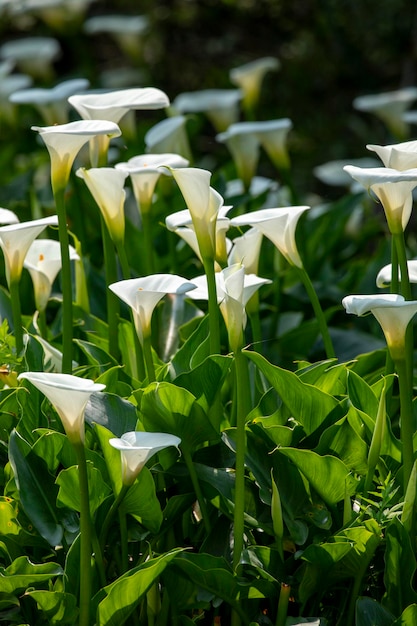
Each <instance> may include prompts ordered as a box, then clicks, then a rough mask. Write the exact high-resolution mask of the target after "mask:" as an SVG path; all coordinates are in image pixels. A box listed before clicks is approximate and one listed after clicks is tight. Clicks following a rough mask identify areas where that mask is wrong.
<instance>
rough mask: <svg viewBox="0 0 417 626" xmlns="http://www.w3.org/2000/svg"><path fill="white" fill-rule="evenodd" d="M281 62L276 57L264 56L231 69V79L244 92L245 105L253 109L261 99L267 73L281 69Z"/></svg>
mask: <svg viewBox="0 0 417 626" xmlns="http://www.w3.org/2000/svg"><path fill="white" fill-rule="evenodd" d="M279 66H280V62H279V61H278V59H276V58H274V57H263V58H261V59H256V60H255V61H250V62H249V63H245V64H244V65H240V66H239V67H235V68H233V69H232V70H230V81H231V82H232V83H233V84H234V85H236V86H237V87H240V89H241V90H242V91H243V93H244V100H243V103H244V106H245V107H247V108H248V109H253V108H254V107H255V106H256V105H257V103H258V100H259V94H260V91H261V85H262V81H263V79H264V76H265V74H267V72H270V71H276V70H278V69H279Z"/></svg>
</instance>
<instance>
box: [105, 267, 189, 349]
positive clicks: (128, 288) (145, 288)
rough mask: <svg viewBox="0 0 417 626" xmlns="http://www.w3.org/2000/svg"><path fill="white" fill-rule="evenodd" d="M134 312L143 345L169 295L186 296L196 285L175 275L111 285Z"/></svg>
mask: <svg viewBox="0 0 417 626" xmlns="http://www.w3.org/2000/svg"><path fill="white" fill-rule="evenodd" d="M109 289H111V291H113V293H115V294H116V296H118V297H119V298H120V299H121V300H123V302H125V303H126V304H127V305H128V306H129V307H130V308H131V309H132V312H133V319H134V322H135V328H136V332H137V334H138V337H139V341H140V342H141V344H142V345H143V342H144V339H147V338H149V337H150V335H151V319H152V314H153V311H154V309H155V307H156V305H157V304H158V302H159V301H160V300H162V298H163V297H164V296H165V295H167V294H168V293H172V294H184V293H186V292H187V291H190V290H191V289H194V284H193V283H192V282H190V281H188V280H186V279H185V278H182V277H181V276H176V275H175V274H153V275H152V276H145V277H143V278H131V279H129V280H122V281H119V282H117V283H113V284H112V285H109Z"/></svg>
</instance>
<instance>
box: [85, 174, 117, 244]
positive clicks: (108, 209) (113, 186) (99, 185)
mask: <svg viewBox="0 0 417 626" xmlns="http://www.w3.org/2000/svg"><path fill="white" fill-rule="evenodd" d="M76 175H77V176H78V177H79V178H82V179H83V180H84V182H85V184H86V185H87V187H88V189H89V191H90V193H91V195H92V196H93V198H94V200H95V201H96V203H97V205H98V207H99V209H100V211H101V214H102V216H103V219H104V221H105V223H106V226H107V229H108V231H109V233H110V236H111V238H112V240H113V242H114V243H115V244H116V245H120V244H122V243H123V240H124V235H125V213H124V203H125V198H126V191H125V189H124V184H125V180H126V178H127V176H128V174H127V172H125V171H123V170H120V169H115V168H113V167H93V168H91V169H88V170H87V169H85V168H83V167H81V168H79V169H78V170H77V171H76Z"/></svg>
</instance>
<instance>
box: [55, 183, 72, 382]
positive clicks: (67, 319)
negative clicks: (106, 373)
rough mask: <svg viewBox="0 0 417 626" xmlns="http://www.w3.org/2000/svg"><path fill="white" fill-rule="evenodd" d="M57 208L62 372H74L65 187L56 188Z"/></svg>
mask: <svg viewBox="0 0 417 626" xmlns="http://www.w3.org/2000/svg"><path fill="white" fill-rule="evenodd" d="M54 199H55V206H56V211H57V215H58V233H59V243H60V248H61V283H62V372H63V373H64V374H71V372H72V332H73V331H72V280H71V263H70V253H69V237H68V229H67V215H66V210H65V187H57V188H54Z"/></svg>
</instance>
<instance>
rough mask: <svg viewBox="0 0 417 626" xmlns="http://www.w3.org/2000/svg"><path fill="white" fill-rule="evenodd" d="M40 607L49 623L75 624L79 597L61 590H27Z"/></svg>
mask: <svg viewBox="0 0 417 626" xmlns="http://www.w3.org/2000/svg"><path fill="white" fill-rule="evenodd" d="M25 595H26V596H30V597H31V598H33V599H34V600H35V602H36V604H37V606H38V609H39V610H40V611H42V613H43V614H44V615H45V616H46V618H47V620H48V624H58V625H59V624H75V623H76V620H77V615H78V609H77V598H76V597H75V596H73V595H72V594H69V593H64V592H59V591H26V594H25Z"/></svg>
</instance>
